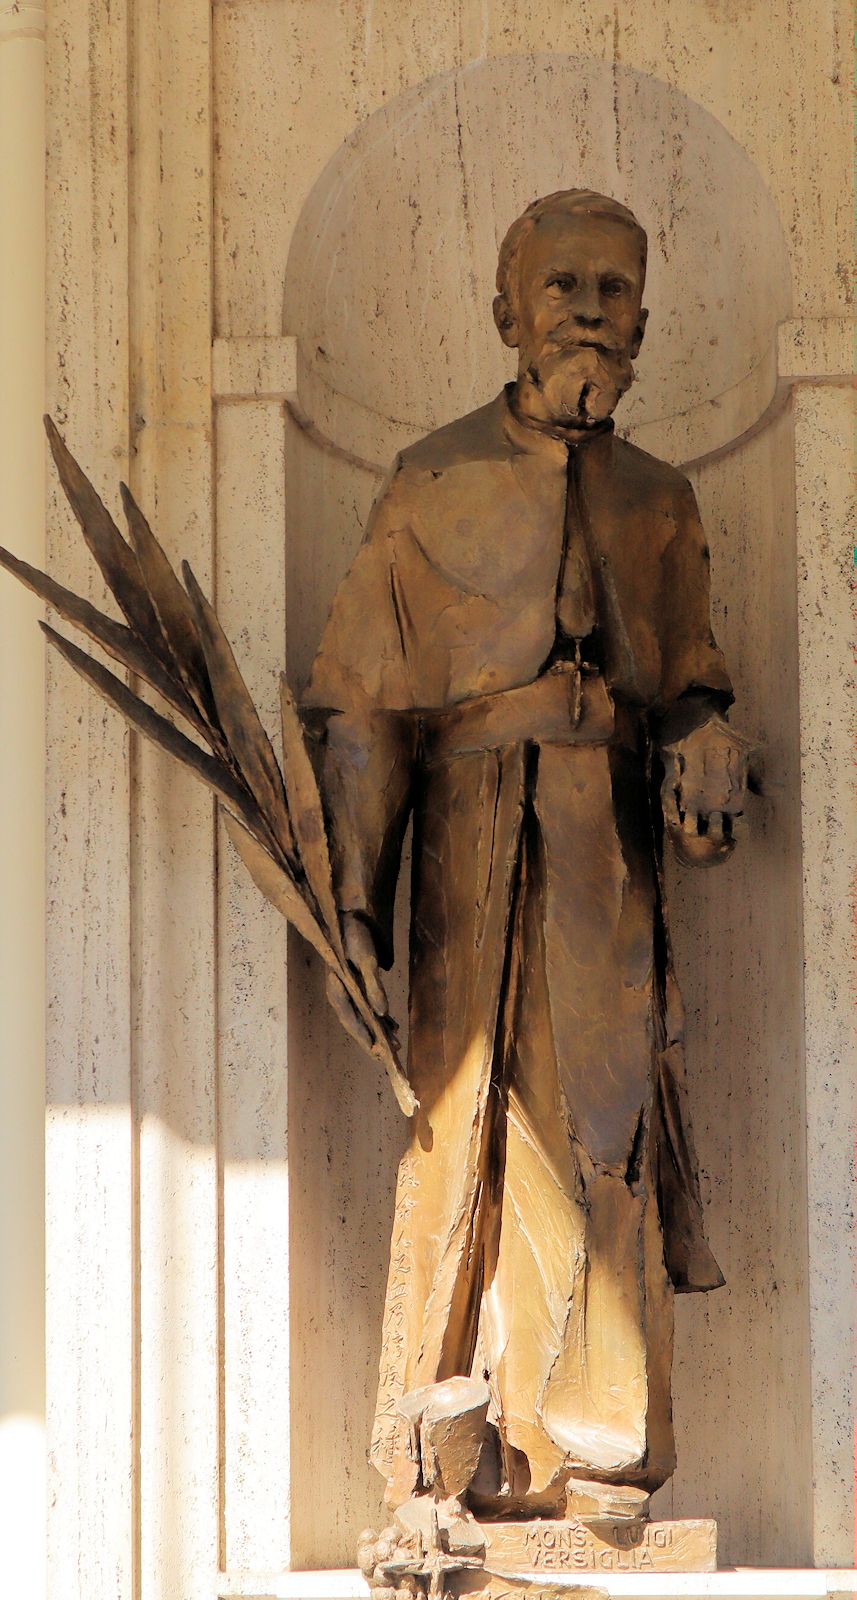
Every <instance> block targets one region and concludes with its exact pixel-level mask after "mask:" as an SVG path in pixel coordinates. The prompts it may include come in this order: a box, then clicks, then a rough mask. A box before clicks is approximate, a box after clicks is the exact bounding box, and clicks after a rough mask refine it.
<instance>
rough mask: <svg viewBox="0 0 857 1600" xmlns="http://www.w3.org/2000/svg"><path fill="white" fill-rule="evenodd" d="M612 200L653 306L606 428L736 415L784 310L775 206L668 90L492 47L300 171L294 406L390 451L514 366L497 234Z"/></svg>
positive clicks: (770, 381)
mask: <svg viewBox="0 0 857 1600" xmlns="http://www.w3.org/2000/svg"><path fill="white" fill-rule="evenodd" d="M575 185H581V186H586V187H589V188H594V189H599V190H601V191H603V192H604V193H607V194H610V195H613V196H614V197H615V198H616V199H618V200H621V201H623V202H624V203H625V204H627V205H629V206H631V208H632V209H633V210H634V211H635V212H636V213H637V215H638V216H639V217H640V219H641V221H642V222H643V224H644V226H645V227H646V229H647V232H648V235H649V274H648V282H647V289H646V301H647V304H648V305H649V306H650V307H651V310H652V315H651V320H650V323H649V330H648V335H647V342H646V344H645V345H644V347H643V352H642V354H641V357H640V360H639V363H638V382H637V384H636V385H635V386H634V388H633V389H632V390H631V392H630V394H629V395H628V397H627V398H626V400H625V401H624V403H623V405H622V408H621V411H620V414H619V417H618V424H619V426H620V428H621V429H622V430H624V431H626V432H629V433H631V434H632V435H633V437H634V439H635V440H636V442H638V443H640V444H642V445H643V446H644V448H650V449H652V450H653V451H655V453H660V454H662V455H665V456H667V457H670V458H672V459H677V460H680V459H691V458H696V457H699V456H701V455H704V454H706V453H708V452H710V451H712V450H714V449H717V448H719V447H721V446H723V445H724V444H727V443H728V442H729V441H730V440H731V439H733V438H735V437H737V436H738V435H739V434H740V433H742V432H744V431H745V430H746V429H748V428H749V427H751V426H752V425H753V424H754V423H755V422H756V421H757V419H758V418H759V417H760V416H761V415H762V414H763V412H764V410H765V408H766V407H767V406H768V404H769V403H770V401H771V398H772V396H773V392H774V386H775V382H776V360H775V349H774V341H775V336H776V326H777V322H778V321H779V320H780V319H781V318H783V317H786V316H788V314H789V310H790V282H789V269H788V258H787V251H786V245H785V239H784V237H783V232H782V228H781V226H780V222H779V218H778V216H777V213H776V210H775V208H774V205H773V202H772V200H771V197H770V195H769V194H768V191H767V189H766V188H765V186H764V184H763V182H762V180H761V178H760V176H759V173H758V171H757V169H756V167H755V166H754V164H753V162H752V161H751V160H750V158H749V156H748V155H747V153H746V151H745V150H743V149H742V148H741V146H740V145H738V144H737V143H736V142H735V140H734V139H732V138H731V137H730V135H729V134H728V133H727V131H726V129H725V128H724V127H723V124H722V123H720V122H718V121H717V119H716V118H715V117H713V116H711V115H710V113H709V112H707V111H705V110H704V108H703V107H702V106H700V105H698V104H696V103H695V102H694V101H692V100H689V99H688V98H687V96H686V95H683V94H681V93H680V92H679V90H678V89H676V88H674V87H673V86H672V85H670V84H668V83H664V82H662V81H660V80H659V79H656V78H652V77H648V76H646V75H645V74H643V73H639V72H635V71H633V70H632V69H631V68H628V67H620V66H612V65H611V64H609V63H606V62H601V61H593V60H587V59H585V58H582V57H573V56H559V55H542V56H531V57H517V56H506V57H501V58H499V59H496V60H491V61H479V62H475V63H473V64H471V65H470V66H467V67H465V68H462V69H461V70H460V71H457V72H453V73H447V74H444V75H441V76H439V77H436V78H431V79H429V80H428V81H426V82H424V83H422V84H420V85H418V86H417V87H416V88H414V89H411V90H409V91H408V92H407V93H405V94H402V95H400V96H398V97H397V98H396V99H394V100H392V101H391V102H390V103H389V104H388V105H385V106H383V107H382V108H381V109H380V110H379V111H377V112H376V113H375V114H374V115H373V116H371V117H369V118H368V120H367V121H366V122H364V123H362V124H361V125H360V126H359V127H358V128H356V129H355V131H354V133H353V134H352V135H351V137H350V138H349V139H348V140H347V141H346V142H345V143H344V144H343V145H342V146H341V147H340V149H339V150H338V151H337V153H336V155H335V156H334V157H333V159H332V160H331V161H330V162H329V163H328V165H327V167H326V168H325V170H324V172H323V173H322V174H321V176H320V178H319V179H318V182H317V183H316V184H315V186H314V188H313V190H312V192H311V194H310V195H309V198H308V199H307V202H306V204H305V206H304V208H303V211H302V214H301V217H300V220H299V223H298V226H297V228H296V230H295V234H294V238H293V243H292V246H291V250H290V255H289V262H288V269H287V274H286V290H285V306H284V325H285V331H286V332H287V333H290V334H294V335H296V336H297V339H298V344H299V353H300V367H299V395H300V400H301V405H302V407H303V409H304V411H305V412H306V414H307V415H308V416H309V417H310V419H311V420H312V422H313V423H314V424H315V425H316V427H317V428H318V429H319V431H320V432H321V433H322V434H323V435H325V437H327V438H329V439H330V440H331V441H332V442H333V443H334V444H335V445H338V446H340V447H341V448H343V449H347V450H350V451H352V452H355V453H357V454H358V455H361V456H363V457H364V458H365V459H367V460H368V461H371V462H373V463H375V464H376V465H386V462H387V460H388V458H389V456H390V455H391V454H392V453H393V452H394V451H395V449H397V448H398V447H400V446H401V444H402V443H403V442H407V441H409V440H410V439H412V438H416V437H418V436H419V435H421V434H423V433H426V432H428V431H429V430H430V429H432V428H435V427H439V426H440V425H441V424H443V423H444V422H447V421H449V419H450V418H452V417H455V416H459V415H461V414H462V413H463V412H465V411H468V410H471V409H472V408H473V407H474V406H477V405H480V404H482V403H483V402H484V400H485V398H486V397H487V396H490V394H491V393H492V392H493V391H496V390H497V389H498V388H499V387H500V386H501V384H502V383H503V382H504V381H506V379H507V378H508V377H509V376H510V356H509V352H508V351H506V350H504V349H503V347H502V345H501V344H500V342H499V340H498V338H497V335H496V331H495V329H494V326H493V322H492V320H491V316H490V309H489V308H490V303H491V298H492V295H493V292H494V285H493V278H494V270H495V264H496V259H497V247H498V245H499V242H500V240H501V239H502V236H503V234H504V232H505V230H506V228H507V227H508V225H509V223H510V222H511V221H512V219H513V218H514V217H515V216H517V215H518V214H519V212H520V211H522V210H523V208H524V207H525V206H526V205H527V204H528V202H529V201H530V200H532V199H533V198H534V197H535V196H536V195H539V194H546V193H549V192H550V191H552V190H554V189H558V188H566V187H571V186H575Z"/></svg>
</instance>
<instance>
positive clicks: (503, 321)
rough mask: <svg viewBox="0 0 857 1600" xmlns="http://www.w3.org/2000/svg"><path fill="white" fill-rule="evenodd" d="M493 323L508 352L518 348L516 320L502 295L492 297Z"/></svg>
mask: <svg viewBox="0 0 857 1600" xmlns="http://www.w3.org/2000/svg"><path fill="white" fill-rule="evenodd" d="M494 321H495V322H496V324H497V332H498V333H499V335H500V338H501V339H502V341H503V343H504V344H507V345H508V346H509V348H510V350H516V349H517V347H518V319H517V317H516V316H515V313H514V311H513V310H512V307H511V306H510V304H509V302H508V300H507V299H506V296H505V295H504V294H498V295H495V296H494Z"/></svg>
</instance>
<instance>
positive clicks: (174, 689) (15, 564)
mask: <svg viewBox="0 0 857 1600" xmlns="http://www.w3.org/2000/svg"><path fill="white" fill-rule="evenodd" d="M0 566H2V567H5V568H6V570H7V572H11V573H13V575H14V576H15V577H16V578H18V579H20V581H21V583H23V584H25V585H26V587H27V588H28V589H32V591H33V593H34V594H37V595H38V596H39V599H40V600H44V601H45V602H46V604H47V605H49V606H52V607H53V609H54V610H55V611H58V612H59V614H60V616H61V617H63V618H64V619H65V621H66V622H71V623H72V624H73V625H74V627H76V628H80V630H81V632H82V633H85V634H87V635H88V636H89V638H90V639H94V640H95V642H96V644H100V645H101V647H102V649H104V650H106V651H107V653H108V655H111V656H112V657H113V659H114V661H119V662H121V664H122V666H123V667H127V669H128V671H129V672H136V673H137V675H138V677H140V678H145V680H146V682H147V683H148V684H149V685H150V686H151V687H152V688H153V689H156V690H157V692H158V694H159V695H162V696H163V698H164V699H165V700H166V701H168V702H169V704H170V705H171V706H173V707H174V709H175V710H176V711H179V712H181V715H182V716H183V717H186V718H187V720H188V721H189V722H191V723H192V724H193V726H194V727H196V728H199V729H200V731H202V725H201V718H200V716H199V714H198V712H197V710H196V707H195V706H194V704H193V702H192V701H191V700H190V699H189V698H188V696H187V695H186V694H185V692H184V690H183V689H182V686H181V684H178V683H176V682H174V680H173V679H172V678H171V677H170V675H169V674H168V673H167V671H166V670H165V668H164V667H163V666H162V665H161V663H160V661H158V660H157V659H156V658H155V656H153V655H152V653H151V651H150V650H148V649H147V647H146V645H145V644H143V643H142V642H141V640H139V639H138V638H137V636H136V634H134V633H132V632H131V630H130V628H126V627H125V626H124V624H123V623H121V622H116V621H114V619H113V617H105V616H103V615H102V613H101V612H100V611H98V610H97V609H96V607H95V606H93V605H90V603H89V601H88V600H81V599H79V597H78V596H77V595H76V594H72V592H71V590H70V589H64V588H63V586H62V584H60V583H55V582H54V580H53V578H49V577H48V575H47V573H45V572H40V571H39V569H38V567H31V566H30V565H29V563H28V562H26V561H21V560H20V558H19V557H18V556H13V555H12V553H11V551H9V550H4V549H3V548H2V546H0Z"/></svg>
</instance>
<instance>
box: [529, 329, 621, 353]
mask: <svg viewBox="0 0 857 1600" xmlns="http://www.w3.org/2000/svg"><path fill="white" fill-rule="evenodd" d="M544 348H545V352H548V351H549V352H550V353H552V354H555V355H564V354H568V355H573V354H574V352H575V351H576V350H598V351H599V352H600V353H601V354H602V355H605V356H609V355H621V354H623V352H624V350H625V345H624V343H623V341H622V340H621V339H618V338H617V337H616V335H615V334H612V333H606V332H605V333H599V334H598V337H597V338H594V337H591V336H590V335H588V334H585V333H582V332H577V333H568V334H563V335H562V336H561V337H559V338H557V337H556V336H552V337H551V338H550V339H548V340H547V342H546V344H545V347H544Z"/></svg>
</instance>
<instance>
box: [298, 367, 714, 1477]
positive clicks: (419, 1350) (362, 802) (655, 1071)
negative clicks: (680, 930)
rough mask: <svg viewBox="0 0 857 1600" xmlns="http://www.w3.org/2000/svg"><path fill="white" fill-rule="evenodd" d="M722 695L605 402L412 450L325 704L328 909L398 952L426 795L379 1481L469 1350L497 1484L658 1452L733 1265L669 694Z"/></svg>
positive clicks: (700, 572)
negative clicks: (714, 1222)
mask: <svg viewBox="0 0 857 1600" xmlns="http://www.w3.org/2000/svg"><path fill="white" fill-rule="evenodd" d="M572 493H573V502H574V503H573V506H572V503H571V496H572ZM570 510H571V511H572V512H573V515H571V516H570ZM575 540H576V541H577V545H576V546H574V541H575ZM573 546H574V547H573ZM584 583H585V584H586V585H589V586H590V587H591V597H590V601H591V607H592V617H591V618H590V619H589V620H590V621H592V624H593V626H592V628H591V630H590V632H589V635H588V637H587V638H585V639H580V638H579V637H575V638H574V639H569V638H567V637H565V635H566V634H567V631H568V630H567V628H566V629H565V630H563V629H562V628H560V627H559V625H558V617H559V615H560V612H561V611H562V608H563V607H564V612H565V613H567V614H569V615H571V616H574V614H575V607H576V606H577V610H578V611H581V604H580V603H579V602H580V598H581V597H580V595H579V594H578V593H577V589H576V586H579V585H581V584H584ZM584 598H585V597H584ZM587 603H590V602H587ZM586 609H587V606H586V604H583V605H582V611H583V614H585V613H586ZM587 626H588V624H587ZM558 638H559V639H560V640H562V642H563V648H559V649H558V647H557V646H558ZM730 699H731V688H730V683H729V678H728V675H727V672H726V669H725V666H724V662H723V658H722V655H721V653H720V651H719V650H718V648H717V646H716V644H715V641H714V639H713V637H712V633H711V628H710V622H709V572H708V551H707V548H706V544H705V540H704V536H703V533H702V530H701V527H700V522H699V517H698V513H697V508H696V503H695V500H694V496H693V492H692V490H691V488H690V485H689V484H688V482H687V480H686V479H685V478H684V477H683V476H682V475H681V474H680V473H679V472H677V471H675V470H674V469H673V468H672V467H669V466H667V465H665V464H664V463H662V462H659V461H656V460H655V459H653V458H652V457H651V456H649V455H647V454H646V453H645V452H643V451H641V450H639V449H637V448H635V447H634V446H633V445H631V444H628V443H627V442H625V441H623V440H621V439H619V438H617V437H616V435H615V433H614V432H613V431H612V424H609V425H608V426H606V427H604V428H602V429H601V430H598V431H596V432H595V433H594V434H593V435H592V436H591V437H584V438H582V439H581V440H580V442H578V443H568V442H566V441H565V440H563V439H562V438H560V437H557V436H555V435H552V434H550V433H548V432H544V431H541V430H539V429H537V428H534V427H531V426H528V425H526V424H524V423H523V422H522V421H521V420H519V419H518V418H517V417H516V416H515V414H514V413H513V411H512V409H511V407H510V392H508V391H504V392H503V393H501V394H500V395H499V396H498V398H497V399H496V400H494V401H493V402H492V403H491V404H489V405H487V406H484V407H483V408H481V409H480V410H478V411H475V412H473V413H471V414H470V415H469V416H466V417H463V418H461V419H460V420H458V421H456V422H453V423H452V424H450V425H449V426H448V427H445V428H441V429H440V430H439V431H438V432H436V433H433V434H431V435H430V436H429V437H428V438H426V439H424V440H422V441H421V442H420V443H418V444H417V445H415V446H413V447H412V448H410V449H408V450H405V451H404V452H403V453H402V455H401V456H400V457H399V458H398V460H397V461H396V463H395V466H394V469H393V472H392V474H391V476H390V478H389V479H388V481H387V483H386V485H385V486H384V488H383V490H382V492H381V494H380V496H379V498H378V500H377V502H376V504H375V507H374V509H373V513H372V516H371V520H370V523H369V526H368V528H367V531H366V536H365V539H364V541H363V544H362V546H361V548H360V550H359V552H358V554H357V556H356V558H355V560H354V563H353V565H352V567H351V570H350V571H349V573H348V575H347V576H346V578H345V580H344V581H343V583H342V585H341V587H340V589H339V591H338V593H337V595H336V598H335V600H334V604H333V608H332V611H331V616H330V620H329V622H328V625H327V628H326V631H325V633H324V637H323V640H322V644H321V648H320V651H319V654H318V657H317V659H316V662H315V665H314V668H313V672H312V677H311V681H310V685H309V688H308V690H307V692H306V695H305V707H306V716H307V721H308V724H309V726H310V727H311V728H313V729H314V730H315V733H316V736H317V738H318V739H319V741H320V773H321V781H322V792H323V799H324V804H325V808H326V812H327V816H328V821H329V826H330V831H331V837H332V845H333V863H334V874H335V878H336V883H337V889H338V894H339V903H340V906H341V907H342V909H343V910H349V911H353V912H357V913H360V914H361V915H362V916H363V917H365V919H366V920H367V922H368V923H369V925H370V926H371V928H372V929H373V931H374V934H375V938H376V941H377V945H378V949H379V952H380V956H381V960H382V963H383V964H385V965H389V963H390V961H391V959H392V911H393V898H394V891H395V883H396V877H397V873H398V868H399V860H400V852H401V846H402V841H403V836H404V833H405V828H406V825H407V821H408V818H409V817H410V816H412V817H413V867H412V884H411V943H410V1035H409V1065H408V1070H409V1075H410V1078H411V1081H412V1083H413V1086H414V1089H415V1091H416V1094H417V1095H418V1097H419V1101H420V1109H419V1112H418V1113H417V1115H416V1116H415V1118H414V1119H413V1122H412V1129H411V1138H410V1143H409V1146H408V1149H407V1151H406V1154H405V1156H404V1158H403V1160H402V1163H401V1167H400V1171H399V1181H398V1188H397V1198H396V1211H395V1222H394V1229H393V1239H392V1248H391V1264H390V1273H389V1283H388V1290H387V1301H386V1308H385V1314H384V1330H383V1340H382V1354H381V1372H380V1386H379V1396H378V1405H377V1417H376V1428H375V1433H374V1438H373V1459H374V1460H375V1462H376V1464H377V1465H378V1466H379V1468H380V1469H381V1470H382V1471H385V1472H387V1473H390V1472H392V1471H393V1470H394V1469H395V1467H396V1459H397V1456H398V1455H399V1454H400V1452H401V1449H402V1446H403V1440H404V1438H405V1437H406V1433H407V1430H406V1427H405V1425H404V1424H403V1422H402V1421H401V1419H400V1417H399V1414H398V1402H399V1398H400V1396H401V1395H402V1393H403V1392H405V1391H408V1390H411V1389H414V1388H416V1387H418V1386H420V1385H422V1384H424V1383H430V1382H432V1381H434V1380H437V1379H441V1378H444V1377H447V1376H450V1375H452V1374H454V1373H470V1372H471V1371H473V1372H476V1371H478V1372H480V1373H485V1375H486V1376H487V1378H488V1382H489V1385H490V1388H491V1393H492V1402H493V1403H492V1412H491V1416H492V1421H493V1422H494V1424H495V1426H496V1429H497V1438H498V1440H499V1466H498V1471H497V1477H496V1482H495V1484H494V1485H493V1487H492V1486H491V1485H490V1484H488V1485H487V1486H486V1487H485V1494H486V1496H487V1500H486V1504H487V1503H489V1502H491V1496H492V1494H493V1495H496V1496H498V1497H499V1498H497V1499H496V1500H495V1501H494V1502H491V1503H494V1504H496V1505H503V1504H504V1503H507V1504H513V1503H514V1504H517V1505H520V1506H522V1507H524V1506H528V1505H539V1504H544V1505H550V1504H552V1503H556V1494H557V1492H558V1490H559V1488H561V1485H562V1483H563V1482H564V1480H565V1479H566V1478H567V1477H568V1476H569V1475H571V1474H573V1475H574V1476H576V1477H580V1476H584V1477H586V1476H592V1477H596V1478H601V1479H605V1480H608V1481H609V1480H613V1481H616V1482H623V1483H629V1484H638V1485H642V1486H647V1487H650V1488H653V1487H655V1486H656V1485H657V1484H658V1483H660V1482H663V1481H664V1479H665V1478H666V1477H667V1476H668V1475H669V1473H670V1472H671V1471H672V1468H673V1465H674V1449H673V1438H672V1427H671V1420H670V1405H669V1367H670V1358H671V1346H672V1290H673V1288H675V1289H678V1290H704V1289H710V1288H713V1287H716V1286H717V1285H719V1284H720V1283H721V1282H722V1278H721V1276H720V1272H719V1269H718V1267H717V1265H716V1262H715V1261H714V1259H713V1257H712V1255H711V1252H710V1250H709V1249H708V1246H707V1244H706V1242H705V1240H704V1237H703V1233H702V1225H701V1207H700V1199H699V1192H698V1183H697V1175H696V1169H695V1158H694V1154H693V1148H692V1143H691V1139H690V1133H689V1125H688V1117H687V1110H686V1105H685V1078H684V1060H683V1046H682V1014H681V1005H680V1000H679V997H678V993H677V989H676V986H675V980H674V977H673V974H672V965H671V959H670V952H669V944H668V937H667V929H666V922H665V915H664V904H663V886H662V878H661V872H660V856H661V840H662V832H663V828H662V819H661V814H660V809H659V805H658V801H657V774H656V767H657V749H658V740H659V738H662V737H663V736H664V735H663V730H664V728H665V727H667V728H668V727H669V725H670V718H671V717H674V716H675V708H676V707H677V706H678V705H679V703H680V702H681V705H682V707H685V708H686V707H687V706H689V705H690V706H692V707H695V708H696V710H695V711H694V713H693V714H694V715H696V716H697V717H698V718H699V719H700V720H701V719H703V718H704V717H705V716H707V715H709V714H710V712H711V709H712V707H719V708H722V707H723V706H724V705H727V704H728V703H729V700H730ZM504 1497H506V1498H505V1500H504ZM552 1497H553V1498H552Z"/></svg>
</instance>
